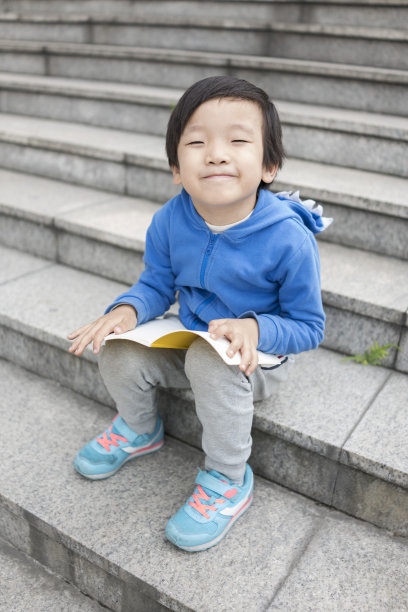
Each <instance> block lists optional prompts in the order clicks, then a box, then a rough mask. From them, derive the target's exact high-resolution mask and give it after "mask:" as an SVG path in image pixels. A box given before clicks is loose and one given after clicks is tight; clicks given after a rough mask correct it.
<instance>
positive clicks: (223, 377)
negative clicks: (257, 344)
mask: <svg viewBox="0 0 408 612" xmlns="http://www.w3.org/2000/svg"><path fill="white" fill-rule="evenodd" d="M292 364H293V358H289V359H288V361H287V363H285V364H283V365H281V366H280V367H279V368H276V369H273V370H263V369H261V368H260V367H259V366H258V367H257V369H256V370H255V372H254V373H253V374H252V375H251V376H250V377H249V378H247V377H246V376H245V375H244V374H243V373H242V372H241V371H240V369H239V368H238V367H237V366H228V365H226V364H225V363H224V361H223V360H222V359H221V358H220V357H219V356H218V354H217V353H216V351H214V349H213V348H211V347H210V346H209V345H208V343H207V342H205V340H202V339H201V338H198V339H197V340H195V341H194V342H193V344H192V345H191V346H190V348H189V349H188V350H187V351H185V350H176V349H159V348H145V347H144V346H142V345H140V344H137V343H136V342H130V341H129V340H114V341H112V342H107V343H106V345H105V346H104V347H103V348H102V351H101V355H100V359H99V368H100V371H101V374H102V377H103V380H104V382H105V385H106V387H107V389H108V391H109V393H110V394H111V395H112V397H113V399H114V400H115V402H116V406H117V409H118V412H119V414H120V416H121V417H122V418H123V419H124V420H125V421H126V423H127V424H128V425H129V427H131V429H133V430H134V431H136V432H137V433H139V434H143V433H151V432H152V431H153V429H154V427H155V424H156V417H157V410H156V406H155V391H156V388H157V387H162V388H173V389H175V388H176V389H192V391H193V393H194V398H195V404H196V410H197V416H198V418H199V420H200V422H201V424H202V426H203V437H202V446H203V450H204V453H205V469H207V470H211V469H215V470H217V471H218V472H221V473H222V474H224V475H225V476H227V477H228V478H231V480H233V481H234V482H236V483H240V482H241V481H242V478H243V475H244V472H245V463H246V461H247V459H248V457H249V455H250V453H251V445H252V439H251V426H252V417H253V411H254V406H253V402H254V401H256V400H261V399H265V398H267V397H269V396H270V395H271V394H272V393H273V392H274V391H275V390H276V389H277V385H278V384H279V383H280V382H281V381H282V380H285V379H286V378H287V376H288V372H289V370H290V368H291V366H292Z"/></svg>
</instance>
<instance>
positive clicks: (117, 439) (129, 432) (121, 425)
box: [74, 415, 164, 480]
mask: <svg viewBox="0 0 408 612" xmlns="http://www.w3.org/2000/svg"><path fill="white" fill-rule="evenodd" d="M163 435H164V428H163V422H162V420H161V418H160V415H158V416H157V422H156V427H155V429H154V431H153V433H151V434H142V435H139V434H137V433H136V432H135V431H133V429H130V427H129V426H128V425H127V424H126V422H125V421H124V420H123V419H122V418H121V417H120V416H119V415H117V416H116V417H115V418H114V419H113V421H112V424H111V426H110V427H109V428H108V429H107V430H106V431H104V432H103V434H101V435H100V436H97V437H96V438H94V439H93V440H91V442H88V444H85V446H83V447H82V448H81V450H80V451H79V452H78V453H77V455H76V457H75V459H74V468H75V469H76V470H77V472H79V473H80V474H82V476H85V477H86V478H91V479H92V480H100V479H102V478H109V476H113V474H115V473H116V472H117V471H118V470H119V469H120V468H121V467H122V465H123V464H124V463H126V462H127V461H130V460H131V459H135V458H136V457H140V456H141V455H147V454H148V453H154V452H155V451H157V450H159V448H161V447H162V446H163Z"/></svg>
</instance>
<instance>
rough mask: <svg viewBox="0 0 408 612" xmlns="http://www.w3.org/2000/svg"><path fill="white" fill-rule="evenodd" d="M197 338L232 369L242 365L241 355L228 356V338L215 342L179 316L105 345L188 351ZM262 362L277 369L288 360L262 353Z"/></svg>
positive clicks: (119, 336)
mask: <svg viewBox="0 0 408 612" xmlns="http://www.w3.org/2000/svg"><path fill="white" fill-rule="evenodd" d="M197 336H200V337H201V338H203V339H204V340H206V341H207V342H208V344H210V345H211V346H212V347H213V348H214V349H215V350H216V351H217V353H218V354H219V355H220V357H221V358H222V359H223V360H224V361H225V363H227V364H228V365H239V364H240V362H241V355H240V354H239V352H238V353H235V355H234V356H233V357H229V356H228V355H227V350H228V347H229V345H230V342H229V340H227V339H226V338H225V337H224V338H217V340H214V339H213V338H211V337H210V334H209V332H205V331H194V330H190V329H187V328H186V327H184V325H183V324H182V323H181V321H180V319H179V318H178V317H177V316H175V315H168V316H166V317H164V318H163V319H153V320H152V321H148V322H147V323H142V325H139V326H138V327H136V328H135V329H132V330H131V331H128V332H125V333H124V334H109V336H106V338H105V341H106V342H108V341H110V340H132V342H138V343H139V344H143V345H144V346H149V347H153V348H154V347H156V348H175V349H187V348H188V347H189V346H190V344H191V343H192V342H193V341H194V340H195V339H196V338H197ZM258 359H259V365H266V366H274V365H279V364H280V363H281V362H282V361H283V360H284V357H278V356H277V355H269V354H268V353H262V352H261V351H258Z"/></svg>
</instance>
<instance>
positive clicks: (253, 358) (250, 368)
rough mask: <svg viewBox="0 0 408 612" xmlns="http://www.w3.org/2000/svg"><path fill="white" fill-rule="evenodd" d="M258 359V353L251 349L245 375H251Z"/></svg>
mask: <svg viewBox="0 0 408 612" xmlns="http://www.w3.org/2000/svg"><path fill="white" fill-rule="evenodd" d="M258 361H259V360H258V353H257V351H256V349H253V351H252V356H251V361H250V364H249V366H248V367H247V369H246V371H245V374H246V376H251V374H253V373H254V372H255V370H256V368H257V367H258Z"/></svg>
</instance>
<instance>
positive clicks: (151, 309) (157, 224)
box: [105, 209, 175, 325]
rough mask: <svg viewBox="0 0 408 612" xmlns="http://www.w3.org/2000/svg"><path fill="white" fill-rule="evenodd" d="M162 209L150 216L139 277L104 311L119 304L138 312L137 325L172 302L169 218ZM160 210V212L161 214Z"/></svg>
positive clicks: (157, 315)
mask: <svg viewBox="0 0 408 612" xmlns="http://www.w3.org/2000/svg"><path fill="white" fill-rule="evenodd" d="M163 212H164V211H163V209H162V210H160V211H159V212H158V213H156V215H155V216H154V217H153V220H152V223H151V225H150V227H149V229H148V230H147V234H146V248H145V254H144V257H143V262H144V265H145V268H144V270H143V272H142V274H141V275H140V277H139V280H138V281H137V283H136V284H134V285H133V286H132V287H130V289H128V290H127V291H125V292H124V293H122V294H121V295H119V296H118V297H117V298H116V300H115V301H114V302H113V303H112V304H110V306H108V308H107V309H106V310H105V314H106V313H108V312H110V311H111V310H112V309H113V308H115V307H116V306H118V305H120V304H130V305H131V306H133V307H134V308H135V309H136V311H137V325H140V324H141V323H146V321H150V320H151V319H154V318H155V317H159V316H161V315H162V314H164V313H165V312H166V311H167V310H168V309H169V308H170V306H171V304H173V303H174V302H175V288H174V275H173V272H172V269H171V263H170V250H169V240H168V234H167V229H165V228H167V227H168V219H166V218H163V217H164V214H163ZM160 213H162V214H160Z"/></svg>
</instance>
